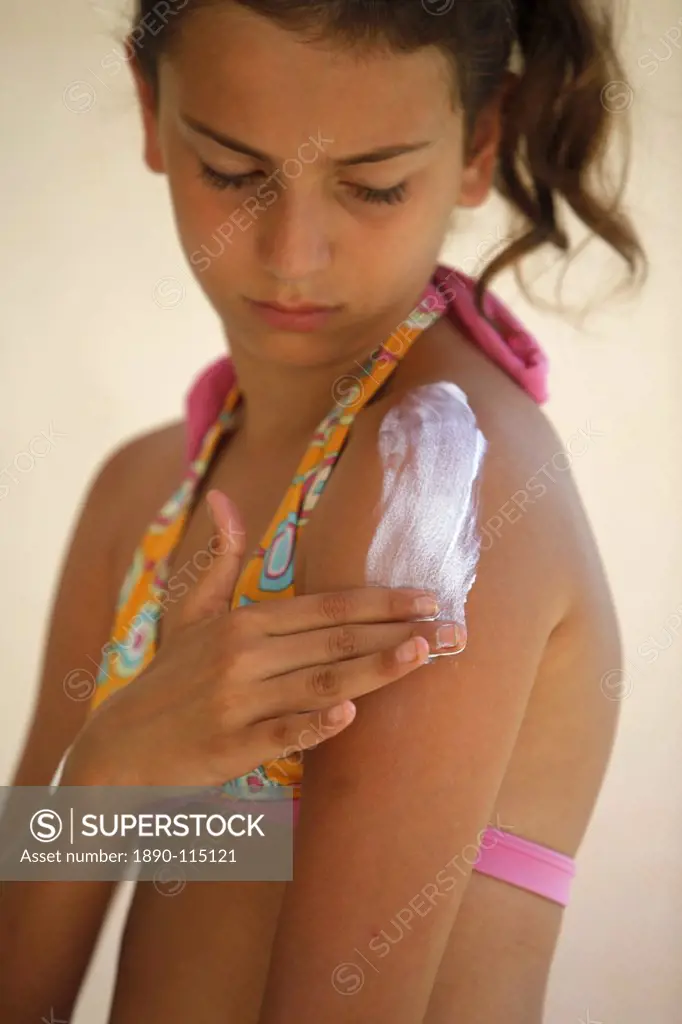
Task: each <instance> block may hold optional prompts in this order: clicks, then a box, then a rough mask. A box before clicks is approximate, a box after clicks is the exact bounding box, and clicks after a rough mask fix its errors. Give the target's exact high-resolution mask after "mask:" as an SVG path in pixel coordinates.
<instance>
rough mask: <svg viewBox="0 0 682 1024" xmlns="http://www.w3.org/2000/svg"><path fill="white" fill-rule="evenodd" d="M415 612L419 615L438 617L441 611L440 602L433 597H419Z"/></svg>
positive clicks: (415, 603)
mask: <svg viewBox="0 0 682 1024" xmlns="http://www.w3.org/2000/svg"><path fill="white" fill-rule="evenodd" d="M413 607H414V610H415V612H416V613H417V615H423V616H425V617H426V616H431V615H438V612H439V610H440V607H439V604H438V601H436V599H435V598H433V597H418V598H417V599H416V601H415V602H414V605H413Z"/></svg>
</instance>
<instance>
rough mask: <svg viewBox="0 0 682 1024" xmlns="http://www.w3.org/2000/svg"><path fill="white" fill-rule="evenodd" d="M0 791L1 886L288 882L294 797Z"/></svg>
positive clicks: (159, 790)
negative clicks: (14, 883)
mask: <svg viewBox="0 0 682 1024" xmlns="http://www.w3.org/2000/svg"><path fill="white" fill-rule="evenodd" d="M273 793H274V796H273V797H271V796H268V797H267V798H266V797H260V796H259V797H258V798H254V799H249V800H242V799H236V798H234V797H231V796H228V795H227V794H226V793H225V792H224V791H223V790H221V789H220V788H212V789H198V788H197V787H189V786H163V787H160V786H154V787H145V786H60V787H58V788H57V789H55V790H54V791H52V790H51V788H50V787H49V786H2V787H0V880H2V879H4V880H7V881H92V880H101V881H116V880H124V879H129V880H137V879H140V880H145V881H154V882H157V883H159V884H163V885H164V886H171V887H172V886H173V885H174V884H175V885H177V886H181V885H182V884H183V883H184V882H188V881H216V880H224V881H235V882H237V881H273V882H274V881H285V882H286V881H291V879H292V878H293V818H294V815H293V812H294V802H293V800H292V793H291V791H290V790H289V789H287V788H286V787H282V788H281V789H276V790H274V791H273Z"/></svg>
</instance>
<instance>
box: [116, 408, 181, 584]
mask: <svg viewBox="0 0 682 1024" xmlns="http://www.w3.org/2000/svg"><path fill="white" fill-rule="evenodd" d="M185 472H186V460H185V424H184V421H182V420H177V421H173V422H172V423H169V424H165V425H163V426H160V427H157V428H155V429H153V430H149V431H146V432H144V433H143V434H139V435H137V436H135V437H133V438H131V439H130V440H129V441H127V442H125V443H124V444H122V445H121V446H120V447H119V448H117V449H116V450H115V451H114V452H113V453H112V454H111V456H110V457H109V459H108V461H107V467H106V478H105V480H103V490H104V491H105V492H106V495H105V496H106V500H108V501H111V502H113V503H115V507H116V508H117V520H116V524H115V535H114V538H113V541H114V551H113V564H114V566H115V572H116V574H117V576H118V577H119V583H120V582H121V578H122V576H121V574H122V573H125V569H126V568H127V563H128V562H129V560H130V558H131V556H132V554H133V552H134V550H135V548H136V547H137V544H138V543H139V540H140V539H141V536H142V533H143V532H144V530H145V528H146V526H147V524H148V523H149V522H150V521H151V520H152V519H153V518H154V516H155V515H156V514H157V512H158V511H159V508H160V507H161V505H162V504H163V503H164V502H165V501H166V500H167V499H168V498H169V497H170V495H171V493H172V492H173V490H174V489H175V488H176V487H178V486H179V484H180V483H181V481H182V478H183V476H184V474H185Z"/></svg>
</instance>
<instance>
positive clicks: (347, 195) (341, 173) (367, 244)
mask: <svg viewBox="0 0 682 1024" xmlns="http://www.w3.org/2000/svg"><path fill="white" fill-rule="evenodd" d="M136 79H137V85H138V90H139V95H140V99H141V103H142V110H143V117H144V124H145V134H146V160H147V163H148V166H149V167H150V168H151V169H152V170H154V171H158V172H163V173H166V174H167V175H168V180H169V184H170V190H171V195H172V201H173V206H174V212H175V217H176V222H177V226H178V231H179V235H180V239H181V242H182V245H183V248H184V250H185V253H186V255H187V258H188V260H189V261H190V264H191V266H192V268H193V271H194V274H195V276H196V279H197V281H198V282H199V285H200V287H201V288H202V289H203V291H204V292H205V294H206V296H207V297H208V299H209V301H210V302H211V304H212V305H213V307H214V308H215V310H216V312H217V313H218V315H219V316H220V318H221V320H222V321H223V324H224V326H225V329H226V331H227V333H228V336H229V338H230V341H231V343H232V344H233V345H234V344H239V345H241V346H246V347H247V348H248V349H249V351H250V352H252V353H253V354H254V355H257V356H259V357H260V358H264V357H265V358H269V359H272V360H275V361H279V362H282V361H284V362H287V363H289V364H296V365H306V366H314V365H326V364H329V363H333V362H335V361H339V360H342V359H343V355H344V352H348V351H351V350H352V351H354V350H355V349H354V346H356V347H357V343H358V336H359V334H360V332H363V333H364V334H365V335H366V334H367V331H368V330H370V331H371V330H372V326H373V325H376V326H377V328H378V327H379V325H382V324H384V323H390V326H389V327H388V329H387V331H386V335H388V333H389V332H390V330H392V329H393V326H396V325H397V323H398V322H399V321H396V323H393V322H392V321H391V320H390V318H391V316H392V315H394V314H395V312H396V311H403V312H404V313H405V314H406V312H408V311H409V310H405V303H406V302H409V301H410V300H411V299H412V298H413V297H414V298H415V299H416V298H417V297H418V294H419V290H420V289H421V287H423V284H424V283H425V282H426V281H427V280H428V278H429V276H430V273H431V271H432V269H433V267H434V265H435V263H436V262H437V259H438V255H439V253H440V250H441V247H442V244H443V241H444V237H445V234H446V233H447V230H448V227H449V226H450V220H451V214H452V209H453V207H454V206H455V205H462V206H474V205H477V204H478V203H480V202H481V201H482V200H483V199H484V198H485V196H486V194H487V192H488V190H489V188H490V184H491V178H492V174H493V169H494V159H495V150H496V145H497V121H498V119H497V115H496V112H495V111H491V112H490V113H489V114H488V115H486V117H485V118H482V119H481V127H480V129H477V138H476V140H474V141H475V143H476V145H475V149H476V155H475V156H474V157H473V159H471V161H470V162H469V163H468V164H467V166H464V164H463V149H464V135H463V117H462V113H461V111H458V110H453V107H452V99H451V91H452V85H451V72H450V70H449V67H448V65H447V62H446V60H445V58H444V57H443V56H442V54H440V53H439V52H438V51H436V50H433V49H430V48H429V49H423V50H421V51H418V52H416V53H413V54H394V53H379V52H377V53H373V54H372V55H371V56H365V57H360V56H359V55H358V54H357V53H350V52H342V51H340V50H338V49H335V48H334V47H333V46H331V45H325V46H324V47H323V46H321V45H313V44H310V43H305V42H302V41H301V40H300V39H299V38H297V37H296V36H294V35H292V34H290V33H288V32H285V31H283V30H282V29H280V28H278V27H276V26H275V25H273V24H272V23H271V22H269V21H267V20H265V19H263V18H261V17H258V16H256V15H254V14H252V13H251V12H248V11H245V10H244V9H243V8H240V7H238V6H237V7H236V6H233V5H231V4H225V5H224V6H219V7H217V8H216V7H213V8H206V9H199V10H198V11H196V12H195V13H193V14H192V15H191V16H189V17H187V18H186V20H185V22H184V24H183V26H182V31H181V32H180V33H178V34H177V35H176V37H175V38H174V40H173V42H172V46H171V47H170V48H169V50H168V52H167V54H165V55H164V56H163V57H162V59H161V61H160V65H159V106H158V109H156V110H155V109H154V105H153V102H152V97H151V92H150V90H149V88H148V87H147V86H146V84H145V83H144V82H143V80H142V79H141V78H140V76H139V74H138V73H137V72H136ZM380 150H386V152H384V153H380V152H378V151H380ZM390 151H393V152H390ZM368 154H375V155H374V156H372V157H370V156H368ZM231 178H234V179H237V180H236V181H235V182H233V183H230V179H231ZM248 300H256V301H259V302H277V303H281V304H283V305H287V306H294V305H323V306H334V307H336V306H338V307H339V309H338V310H336V311H334V312H333V313H332V314H330V316H329V318H328V319H327V320H326V322H325V323H324V324H323V325H321V326H319V327H317V328H316V329H315V331H314V332H303V331H300V330H297V331H292V330H290V329H289V328H287V329H286V330H283V329H281V328H280V327H273V326H272V325H271V324H270V323H268V322H266V321H265V320H264V319H263V318H262V317H261V315H260V314H259V313H258V312H257V311H255V310H254V309H253V307H252V306H251V304H250V302H249V301H248ZM353 339H355V340H353ZM375 340H376V339H375ZM381 340H384V339H383V338H382V339H381Z"/></svg>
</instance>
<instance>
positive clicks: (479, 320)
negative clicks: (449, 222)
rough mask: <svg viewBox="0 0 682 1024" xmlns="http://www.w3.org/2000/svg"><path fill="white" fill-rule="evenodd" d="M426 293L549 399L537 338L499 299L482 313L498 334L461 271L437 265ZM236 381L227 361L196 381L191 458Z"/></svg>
mask: <svg viewBox="0 0 682 1024" xmlns="http://www.w3.org/2000/svg"><path fill="white" fill-rule="evenodd" d="M431 282H432V283H431V284H430V285H429V287H428V288H427V289H426V292H425V295H426V294H434V293H435V294H436V295H439V296H443V297H444V298H445V299H446V301H447V307H448V309H447V316H448V317H449V318H450V319H451V320H452V322H453V323H454V324H455V325H456V326H459V327H460V329H461V330H463V331H464V333H465V335H467V336H468V337H469V338H470V339H471V341H472V342H473V343H474V344H476V345H478V347H479V348H480V349H481V350H482V351H483V352H485V353H486V355H487V356H489V357H490V359H492V360H493V362H495V363H497V365H498V366H500V367H501V368H502V369H503V370H505V371H506V372H507V373H508V374H509V376H510V377H512V378H513V379H514V380H515V381H516V382H517V384H519V385H520V386H521V387H522V388H523V389H524V390H525V391H526V392H527V393H528V394H529V395H530V396H531V398H533V399H535V401H536V402H538V403H539V404H541V403H543V402H545V401H546V400H547V375H548V362H547V357H546V355H545V353H544V352H543V350H542V349H541V348H540V345H539V344H538V342H537V341H536V340H535V338H534V337H533V336H532V334H530V333H529V332H528V331H527V330H526V329H525V327H524V326H523V324H521V322H520V321H519V320H517V319H516V317H515V316H514V315H513V314H512V313H511V312H510V311H509V310H508V309H507V307H506V306H505V305H504V303H503V302H502V300H501V299H498V298H497V297H495V296H494V295H492V294H491V293H489V292H488V293H487V294H486V302H485V304H484V308H485V311H486V314H487V316H488V317H489V318H490V319H492V320H494V321H495V322H496V324H497V325H498V328H499V330H495V328H494V327H492V326H491V325H490V324H489V323H488V322H487V321H486V320H484V319H483V317H482V316H480V314H479V313H478V310H477V309H476V306H475V304H474V281H473V279H472V278H470V277H469V276H468V275H467V274H464V273H462V272H461V271H460V270H453V269H452V268H451V267H446V266H444V265H443V264H438V266H437V268H436V270H435V272H434V274H433V276H432V279H431ZM234 380H235V370H234V365H233V363H232V360H231V359H230V358H229V356H221V358H220V359H217V360H216V361H215V362H213V363H211V364H210V365H209V366H207V367H206V368H205V369H204V370H203V371H202V372H201V373H200V374H199V376H198V377H197V378H196V379H195V380H194V381H193V383H192V385H191V386H190V389H189V391H188V394H187V398H186V425H187V434H186V438H187V459H188V462H192V461H193V460H194V459H195V458H196V457H197V455H198V453H199V450H200V448H201V443H202V441H203V439H204V437H205V436H206V431H207V430H208V429H209V427H211V426H212V425H213V423H215V421H216V419H217V417H218V414H219V413H220V410H221V408H222V404H223V402H224V400H225V396H226V395H227V393H228V391H229V390H230V388H231V387H232V384H233V383H234Z"/></svg>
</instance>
